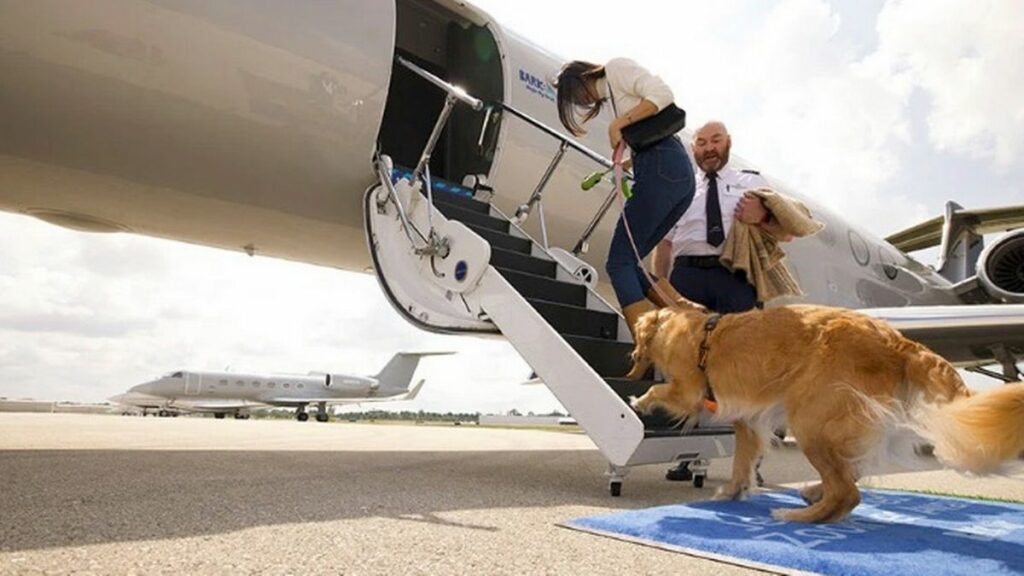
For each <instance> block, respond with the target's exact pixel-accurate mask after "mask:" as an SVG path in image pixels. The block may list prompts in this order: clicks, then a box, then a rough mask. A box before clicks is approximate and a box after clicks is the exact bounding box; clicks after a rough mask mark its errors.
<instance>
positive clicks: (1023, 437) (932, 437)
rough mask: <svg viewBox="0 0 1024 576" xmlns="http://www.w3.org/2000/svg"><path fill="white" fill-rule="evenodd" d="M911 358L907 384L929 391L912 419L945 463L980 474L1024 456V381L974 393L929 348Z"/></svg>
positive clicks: (994, 469)
mask: <svg viewBox="0 0 1024 576" xmlns="http://www.w3.org/2000/svg"><path fill="white" fill-rule="evenodd" d="M913 356H914V358H913V359H912V360H911V359H909V358H908V362H907V377H908V380H910V381H911V382H916V383H919V384H918V385H919V386H923V387H924V388H925V389H924V390H921V392H922V393H923V394H922V396H921V397H920V400H919V402H917V403H916V404H917V406H916V408H917V410H915V411H914V412H915V417H914V420H915V423H916V425H917V427H918V432H919V433H920V434H921V435H923V436H924V437H925V438H926V439H928V440H929V441H931V442H932V443H933V444H934V446H935V456H936V457H937V458H938V459H939V460H940V461H941V462H943V463H944V464H946V465H948V466H950V467H953V468H956V469H958V470H962V471H967V472H974V473H979V474H981V473H987V472H994V471H996V470H998V468H999V467H1000V465H1001V464H1003V463H1004V462H1006V461H1007V460H1011V459H1013V458H1016V457H1017V456H1019V455H1020V454H1021V453H1022V452H1024V383H1020V382H1017V383H1013V384H1006V385H1004V386H1000V387H999V388H994V389H992V390H987V391H984V392H978V393H973V394H972V393H971V392H970V391H969V390H968V389H967V387H966V386H965V385H964V383H963V380H962V379H961V378H960V375H959V374H957V373H956V370H954V369H953V367H952V366H951V365H950V364H949V363H948V362H945V361H944V360H942V359H941V358H939V357H938V356H936V355H935V354H934V353H932V352H930V351H928V350H927V349H925V350H924V351H923V352H919V353H918V354H915V355H913ZM923 378H927V380H925V381H922V379H923Z"/></svg>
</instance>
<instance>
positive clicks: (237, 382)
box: [235, 380, 245, 386]
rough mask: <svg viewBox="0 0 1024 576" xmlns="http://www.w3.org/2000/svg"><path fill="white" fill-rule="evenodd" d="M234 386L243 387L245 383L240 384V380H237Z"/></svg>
mask: <svg viewBox="0 0 1024 576" xmlns="http://www.w3.org/2000/svg"><path fill="white" fill-rule="evenodd" d="M235 386H245V382H242V381H241V380H238V381H236V382H235Z"/></svg>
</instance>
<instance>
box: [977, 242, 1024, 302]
mask: <svg viewBox="0 0 1024 576" xmlns="http://www.w3.org/2000/svg"><path fill="white" fill-rule="evenodd" d="M978 280H979V281H980V282H981V286H982V288H983V289H984V290H985V292H986V293H988V295H989V296H991V297H992V299H993V300H995V301H997V302H1006V303H1011V304H1019V303H1024V230H1017V231H1015V232H1011V233H1009V234H1006V235H1004V236H1003V237H1002V238H1000V239H999V240H997V241H996V242H995V243H993V244H992V245H991V246H989V247H987V248H985V251H984V252H982V253H981V258H980V259H979V261H978Z"/></svg>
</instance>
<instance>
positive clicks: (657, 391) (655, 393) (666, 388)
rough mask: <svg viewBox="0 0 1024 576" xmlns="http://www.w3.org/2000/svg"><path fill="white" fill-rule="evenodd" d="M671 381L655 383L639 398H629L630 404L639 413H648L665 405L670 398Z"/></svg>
mask: <svg viewBox="0 0 1024 576" xmlns="http://www.w3.org/2000/svg"><path fill="white" fill-rule="evenodd" d="M672 396H673V394H672V383H671V382H665V383H664V384H655V385H653V386H651V387H650V388H648V389H647V392H644V393H643V395H642V396H640V397H639V398H633V399H632V400H630V403H629V404H630V406H632V407H633V409H634V410H636V411H637V412H639V413H641V414H650V412H651V411H652V410H654V409H655V408H657V407H659V406H665V405H667V404H668V402H669V401H670V399H671V398H672Z"/></svg>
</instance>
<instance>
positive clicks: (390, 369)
mask: <svg viewBox="0 0 1024 576" xmlns="http://www.w3.org/2000/svg"><path fill="white" fill-rule="evenodd" d="M444 354H451V352H400V353H398V354H395V355H394V356H393V357H392V358H391V360H390V361H389V362H388V363H387V365H386V366H384V369H383V370H381V371H380V372H379V373H378V374H375V375H373V376H350V375H346V374H326V373H320V372H311V373H309V374H304V375H299V374H239V373H236V372H201V371H184V370H181V371H177V372H172V373H170V374H166V375H164V376H161V377H160V378H157V379H156V380H152V381H150V382H145V383H142V384H139V385H137V386H133V387H132V388H131V389H129V390H128V391H127V392H126V393H124V394H119V395H117V396H113V397H111V398H110V401H111V402H116V403H118V404H123V405H127V406H134V407H136V408H141V409H142V410H143V414H145V412H146V411H148V410H154V411H156V412H157V414H159V415H160V416H169V415H174V414H176V413H178V412H208V413H212V414H213V415H214V416H215V417H216V418H224V417H225V416H226V415H227V414H234V416H235V418H240V419H245V418H248V417H249V412H250V411H251V410H252V409H254V408H265V407H267V406H275V407H288V408H295V418H296V419H297V420H298V421H299V422H305V421H306V420H308V419H309V413H307V412H306V406H308V405H310V404H315V405H316V406H317V412H316V420H317V422H327V421H328V420H329V414H328V412H327V406H328V405H330V404H362V403H365V402H394V401H400V400H412V399H414V398H416V395H417V394H419V392H420V389H421V388H423V382H424V381H423V380H420V381H419V382H417V383H416V385H415V386H413V387H411V388H410V387H409V384H411V383H412V376H413V373H415V372H416V366H417V365H418V364H419V361H420V358H422V357H424V356H438V355H444Z"/></svg>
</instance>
